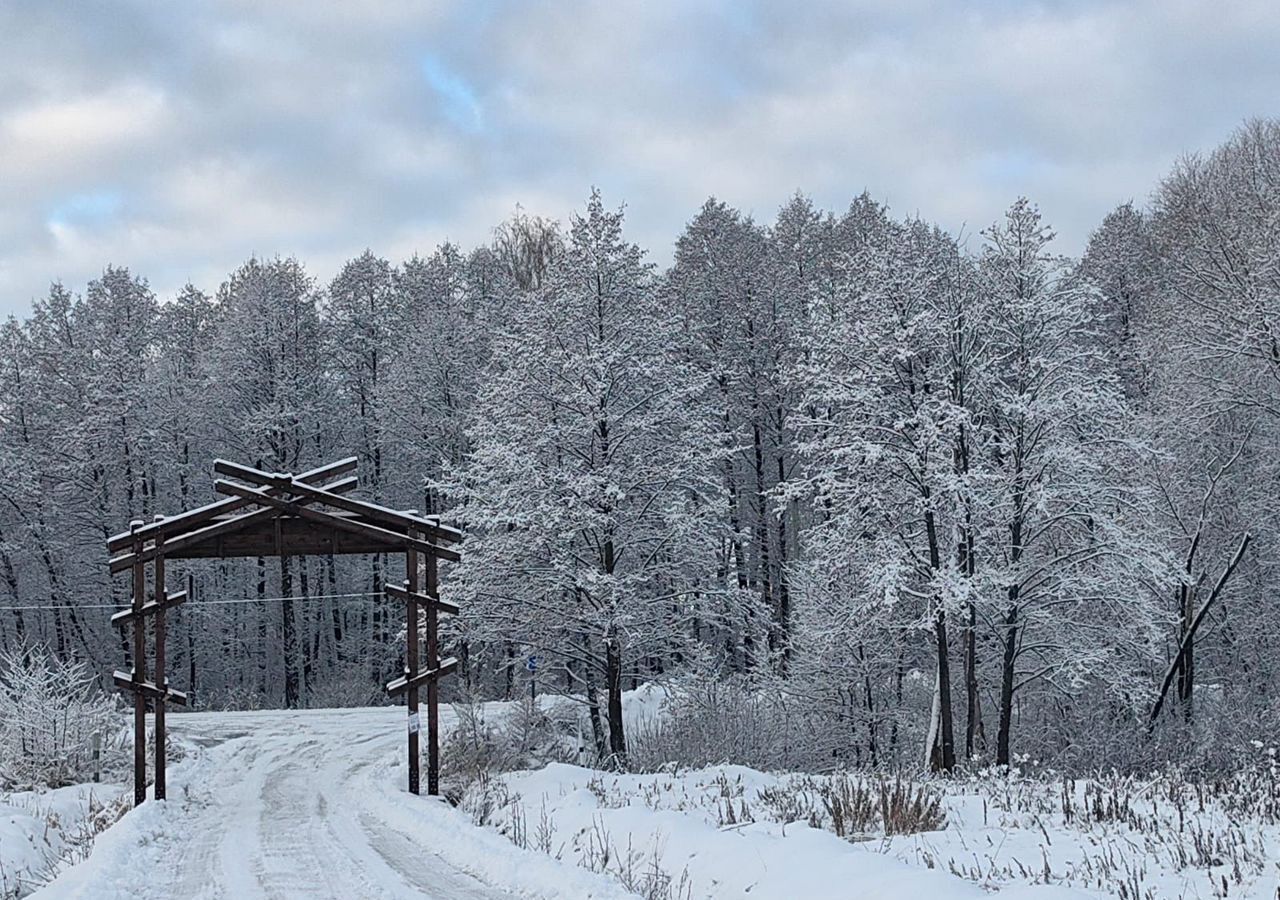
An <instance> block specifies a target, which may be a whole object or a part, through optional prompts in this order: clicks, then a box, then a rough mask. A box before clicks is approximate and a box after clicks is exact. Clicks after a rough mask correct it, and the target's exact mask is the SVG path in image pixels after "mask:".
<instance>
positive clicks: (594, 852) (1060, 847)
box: [0, 691, 1280, 900]
mask: <svg viewBox="0 0 1280 900" xmlns="http://www.w3.org/2000/svg"><path fill="white" fill-rule="evenodd" d="M655 696H656V695H655V694H654V693H652V692H643V691H642V692H641V693H640V694H639V695H632V696H630V697H629V698H628V699H629V700H630V701H632V702H631V703H630V704H629V713H631V715H629V718H632V719H633V720H634V718H635V716H636V714H637V713H643V712H645V711H652V708H653V705H654V702H655ZM510 709H511V705H509V704H508V705H504V704H489V705H487V706H486V708H485V715H486V716H489V717H492V718H493V719H494V720H498V719H500V718H501V717H502V716H503V715H504V714H505V713H506V712H508V711H509V710H510ZM454 721H455V719H454V715H453V712H452V710H447V711H446V712H445V726H446V728H448V727H450V726H452V724H453V723H454ZM172 723H173V726H172V727H173V732H174V736H175V740H177V741H180V742H181V743H182V744H183V745H184V748H185V749H186V757H185V758H184V759H183V760H182V761H181V762H179V763H177V764H176V765H174V766H173V768H172V771H171V776H170V779H171V787H170V800H169V801H168V802H167V803H165V804H155V803H151V804H148V805H147V806H145V807H143V808H142V809H141V810H138V811H134V812H129V813H128V814H126V815H124V817H123V818H122V819H121V820H120V821H119V822H118V823H117V824H115V825H114V826H112V827H110V828H108V829H107V830H106V831H105V832H103V833H102V834H101V835H100V836H99V837H98V838H97V840H96V842H95V843H94V844H93V847H92V853H91V855H89V857H88V859H87V860H84V861H82V862H79V863H78V864H75V865H72V866H70V867H68V868H66V869H65V871H63V872H62V874H61V876H60V877H58V878H57V879H56V880H55V881H53V882H52V883H51V884H49V885H48V886H47V887H45V888H43V889H42V890H39V891H37V892H36V893H35V894H34V896H36V897H39V898H43V900H65V898H83V900H97V898H103V900H112V898H122V900H123V898H135V897H136V898H143V900H147V898H157V900H158V898H165V900H171V898H228V900H230V898H236V900H239V898H253V897H272V898H292V897H299V898H303V897H331V898H371V900H373V898H402V897H403V898H411V897H435V898H442V900H443V898H503V897H524V898H530V897H532V898H611V897H633V896H641V897H645V898H646V900H663V898H690V900H692V898H712V897H733V898H747V900H756V898H777V900H787V898H814V900H824V898H831V900H836V898H852V900H857V898H867V900H879V898H895V900H896V898H902V900H911V898H922V900H951V898H970V897H981V896H990V895H992V894H993V893H994V894H995V895H996V896H998V897H1001V898H1005V900H1019V898H1022V900H1068V898H1122V900H1164V898H1170V900H1172V898H1181V897H1186V898H1212V897H1224V896H1225V897H1243V898H1255V900H1274V898H1276V897H1277V886H1278V885H1280V880H1278V877H1277V876H1278V874H1280V869H1278V868H1277V861H1278V860H1280V831H1278V830H1277V828H1276V827H1274V826H1262V825H1258V824H1254V823H1255V821H1258V820H1260V815H1261V811H1260V810H1258V809H1256V808H1245V807H1243V806H1241V805H1240V804H1241V798H1240V797H1239V796H1236V795H1234V794H1230V793H1219V794H1217V795H1213V794H1212V793H1211V792H1207V791H1206V790H1205V789H1196V788H1194V787H1193V786H1189V785H1182V786H1178V785H1175V784H1173V783H1171V782H1170V781H1169V780H1168V779H1158V780H1151V781H1145V782H1144V781H1141V780H1114V781H1107V782H1088V783H1086V782H1076V783H1071V782H1066V783H1063V782H1061V781H1055V780H1053V779H1049V778H1035V779H1032V778H1021V777H1012V778H1010V777H1004V778H1000V779H996V778H983V779H981V780H974V781H968V782H964V781H961V782H955V783H952V784H949V785H946V786H945V787H943V786H941V785H938V784H926V785H925V786H924V787H923V788H921V787H919V786H916V788H914V789H915V790H923V791H924V792H925V795H927V796H929V797H933V798H936V799H937V801H938V802H939V804H940V808H939V812H940V814H941V819H942V820H943V821H944V822H945V824H942V826H941V827H936V828H933V829H931V830H927V831H924V832H920V833H915V834H899V835H891V836H886V834H885V828H884V823H883V820H880V819H878V818H877V813H876V811H875V810H874V809H872V808H870V807H874V805H875V804H874V797H875V792H876V790H877V789H878V786H879V782H875V781H870V780H866V779H858V778H836V779H832V778H818V777H811V776H801V775H787V774H767V773H761V772H757V771H754V770H752V769H747V768H743V767H738V766H714V767H709V768H706V769H700V770H694V771H671V772H661V773H656V774H613V773H603V772H599V771H594V770H591V769H587V768H581V767H578V766H573V765H566V764H559V763H557V764H552V765H548V766H545V767H543V768H540V769H537V770H533V771H516V772H509V773H506V774H503V775H498V776H494V777H492V778H487V779H483V780H481V781H480V782H477V783H475V784H473V785H472V786H471V787H470V788H469V789H468V790H467V791H466V793H465V795H464V796H463V798H462V803H461V804H460V807H459V808H457V809H455V808H452V807H450V806H449V805H448V804H446V803H444V802H442V801H439V800H434V799H430V798H427V797H414V796H412V795H410V794H408V793H407V792H406V791H405V788H404V784H405V780H406V779H405V771H404V764H403V723H404V711H403V710H402V709H355V710H315V711H303V712H282V711H265V712H243V713H239V712H237V713H198V714H187V715H179V716H174V717H172ZM1272 777H1274V773H1273V774H1272ZM890 786H892V783H890ZM1272 787H1273V788H1274V785H1273V786H1272ZM122 791H123V789H122V788H118V787H117V788H111V787H105V786H95V790H94V791H93V792H92V793H93V800H92V804H93V808H94V809H95V810H96V812H95V813H94V814H96V815H110V814H111V809H112V804H111V800H112V799H113V798H114V797H116V796H119V795H120V794H121V793H122ZM860 791H861V793H860ZM842 792H843V793H842ZM1264 795H1265V792H1264V791H1260V792H1258V794H1257V796H1259V797H1261V796H1264ZM841 796H843V797H845V798H846V800H848V799H849V798H852V800H851V801H850V803H849V804H846V805H845V806H844V807H842V808H843V810H844V813H843V814H844V820H843V822H842V823H840V824H839V825H837V823H836V822H835V821H834V820H833V812H832V807H833V805H835V806H837V807H840V802H838V798H839V797H841ZM922 796H924V795H922ZM1271 796H1274V794H1272V795H1271ZM859 797H861V798H863V799H866V798H867V797H870V798H872V801H873V802H871V804H870V807H868V808H866V809H861V811H860V812H859V811H857V810H855V807H856V806H857V803H858V802H860V801H859V800H858V798H859ZM89 808H90V790H89V788H88V787H78V788H65V789H62V790H59V791H54V792H47V793H44V794H39V795H35V794H23V795H14V796H13V797H11V798H7V799H5V800H4V801H3V802H2V803H0V871H3V872H4V873H6V874H5V877H6V878H8V879H10V880H9V881H6V882H4V884H5V889H6V891H9V892H10V894H14V893H15V890H14V886H13V885H14V884H15V883H17V882H15V881H14V879H15V875H16V874H17V873H18V872H20V871H22V872H24V873H25V874H24V875H23V876H22V878H25V879H27V880H26V881H25V882H23V883H25V884H26V885H28V886H30V884H31V879H39V878H41V877H42V873H45V872H46V871H47V867H48V861H49V859H51V858H53V857H56V856H57V855H60V854H61V855H68V856H70V857H71V859H72V860H73V861H74V860H75V859H76V858H77V857H82V856H83V855H84V852H85V850H87V847H80V846H78V845H77V843H76V841H77V838H76V834H77V833H78V830H82V826H81V825H80V824H78V823H83V822H85V821H86V820H87V818H88V815H89V812H88V810H89ZM859 815H860V816H862V818H861V819H857V816H859ZM1272 821H1274V818H1272ZM50 823H55V824H56V825H57V827H53V826H51V825H50ZM860 829H865V830H860ZM837 830H839V831H842V832H843V836H839V835H837V834H836V833H835V832H836V831H837ZM1046 882H1047V884H1046Z"/></svg>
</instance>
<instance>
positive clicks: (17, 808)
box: [0, 784, 124, 898]
mask: <svg viewBox="0 0 1280 900" xmlns="http://www.w3.org/2000/svg"><path fill="white" fill-rule="evenodd" d="M123 795H124V788H123V787H121V786H119V785H108V784H78V785H73V786H71V787H65V788H58V789H56V790H48V791H39V792H37V791H22V792H18V793H12V794H4V795H0V897H2V898H9V897H17V896H22V895H23V894H26V893H28V892H29V891H30V890H31V889H33V888H34V887H35V886H37V885H39V884H42V883H43V882H44V880H45V879H46V878H47V877H48V875H49V874H50V873H51V872H52V871H54V870H55V869H56V868H57V867H58V866H59V865H60V864H61V862H62V861H63V860H65V859H69V858H70V859H74V858H76V857H77V856H82V855H83V854H86V853H88V852H89V846H90V842H91V841H92V837H93V834H94V833H95V832H96V831H98V830H99V829H100V827H101V826H103V825H106V824H109V822H110V821H113V820H114V817H115V816H117V815H119V813H120V811H121V809H122V807H121V806H120V801H121V798H122V797H123Z"/></svg>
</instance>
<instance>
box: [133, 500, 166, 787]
mask: <svg viewBox="0 0 1280 900" xmlns="http://www.w3.org/2000/svg"><path fill="white" fill-rule="evenodd" d="M156 518H157V519H162V518H164V517H163V516H156ZM163 551H164V539H163V538H162V537H157V538H156V559H155V567H156V577H155V598H156V604H157V605H158V606H159V607H160V608H159V609H157V610H156V687H158V688H160V694H159V695H158V696H157V697H156V700H155V704H156V791H155V797H156V799H157V800H163V799H164V798H165V780H164V756H165V743H164V706H165V691H167V690H168V687H169V685H168V683H167V682H166V680H165V671H164V639H165V621H164V610H165V604H164V600H165V596H166V595H165V592H164V591H165V587H164V552H163ZM139 627H141V623H139Z"/></svg>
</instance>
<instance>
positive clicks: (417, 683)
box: [387, 656, 458, 697]
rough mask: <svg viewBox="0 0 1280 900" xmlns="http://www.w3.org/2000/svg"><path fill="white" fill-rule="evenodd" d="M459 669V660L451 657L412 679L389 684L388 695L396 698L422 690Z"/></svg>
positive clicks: (404, 677)
mask: <svg viewBox="0 0 1280 900" xmlns="http://www.w3.org/2000/svg"><path fill="white" fill-rule="evenodd" d="M457 668H458V658H457V657H456V656H451V657H449V658H448V659H446V660H445V661H444V662H442V663H440V665H439V666H437V667H436V668H434V669H428V670H427V671H425V672H420V673H418V674H417V675H415V676H413V677H412V678H410V677H408V676H407V675H406V676H402V677H400V678H397V679H396V680H395V681H389V682H387V693H388V694H390V695H391V696H392V697H394V696H396V695H397V694H403V693H404V692H405V691H407V690H409V689H411V688H420V687H422V686H423V685H424V684H430V683H431V682H432V681H435V680H436V679H437V678H440V677H441V676H443V675H452V674H453V672H454V670H456V669H457Z"/></svg>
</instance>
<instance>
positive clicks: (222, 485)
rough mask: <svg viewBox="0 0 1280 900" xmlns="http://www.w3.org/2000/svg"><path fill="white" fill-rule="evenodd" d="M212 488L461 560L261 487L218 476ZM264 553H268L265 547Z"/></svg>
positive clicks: (449, 552)
mask: <svg viewBox="0 0 1280 900" xmlns="http://www.w3.org/2000/svg"><path fill="white" fill-rule="evenodd" d="M213 488H214V490H216V491H218V492H219V493H222V494H233V495H235V496H237V497H244V498H247V499H250V500H253V501H254V502H256V503H261V504H263V505H264V506H273V507H275V508H276V509H279V510H282V511H283V512H286V513H289V514H290V515H293V516H298V517H301V518H304V519H311V520H312V521H314V522H322V523H324V524H327V525H331V526H332V527H334V528H338V529H341V530H343V531H349V532H351V533H352V534H358V535H362V536H364V537H367V538H369V539H370V540H376V541H382V542H383V543H384V544H385V545H386V546H387V547H392V548H396V549H401V550H405V549H410V548H412V549H414V550H417V551H419V552H420V553H426V554H429V555H431V556H436V557H439V558H441V559H449V560H458V559H461V556H459V554H458V552H457V551H455V550H450V549H448V548H447V547H438V546H436V545H435V544H432V543H429V542H428V541H424V540H420V539H418V538H413V537H410V536H409V535H407V534H399V533H397V532H395V531H390V530H388V529H386V528H380V527H378V526H376V525H370V524H367V523H365V522H358V521H356V520H354V519H348V518H344V517H342V516H336V515H333V514H332V513H327V512H324V511H322V510H318V509H312V508H310V507H308V506H303V505H302V504H301V503H298V502H294V501H291V500H281V499H280V498H279V497H275V496H272V495H271V494H269V493H267V491H266V490H264V489H258V488H250V487H245V486H244V485H241V484H236V483H235V482H232V481H226V480H224V479H221V478H220V479H218V480H217V481H215V482H214V483H213ZM303 502H311V501H310V499H309V498H304V499H303ZM264 549H265V548H264ZM267 553H270V551H269V550H268V551H267Z"/></svg>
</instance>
